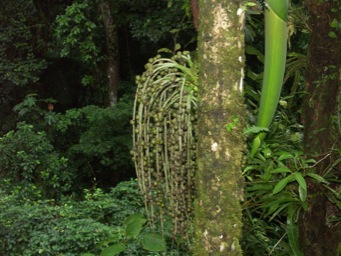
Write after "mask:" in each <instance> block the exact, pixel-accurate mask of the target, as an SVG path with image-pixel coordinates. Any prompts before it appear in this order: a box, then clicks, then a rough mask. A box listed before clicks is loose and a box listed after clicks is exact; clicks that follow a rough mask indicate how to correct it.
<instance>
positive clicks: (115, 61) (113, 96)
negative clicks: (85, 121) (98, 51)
mask: <svg viewBox="0 0 341 256" xmlns="http://www.w3.org/2000/svg"><path fill="white" fill-rule="evenodd" d="M99 7H100V11H101V14H102V17H103V24H104V28H105V35H106V41H107V53H108V63H107V76H108V83H109V105H113V104H116V101H117V87H118V82H119V45H118V28H117V24H116V22H115V19H114V17H113V15H112V9H111V6H110V3H109V2H108V1H103V2H102V3H100V6H99Z"/></svg>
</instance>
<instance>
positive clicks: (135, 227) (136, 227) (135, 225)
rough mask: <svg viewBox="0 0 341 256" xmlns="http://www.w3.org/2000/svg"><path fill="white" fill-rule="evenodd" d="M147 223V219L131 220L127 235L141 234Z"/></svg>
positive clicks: (132, 236)
mask: <svg viewBox="0 0 341 256" xmlns="http://www.w3.org/2000/svg"><path fill="white" fill-rule="evenodd" d="M145 223H146V220H145V219H139V220H136V221H133V222H130V223H129V224H128V225H127V228H126V236H127V237H128V238H136V237H137V236H138V235H139V234H140V232H141V230H142V229H143V225H144V224H145Z"/></svg>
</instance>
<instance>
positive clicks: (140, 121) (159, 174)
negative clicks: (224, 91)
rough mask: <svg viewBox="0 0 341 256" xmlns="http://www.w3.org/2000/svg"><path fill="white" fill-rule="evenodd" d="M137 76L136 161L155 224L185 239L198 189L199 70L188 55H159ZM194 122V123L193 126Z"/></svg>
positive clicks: (150, 215)
mask: <svg viewBox="0 0 341 256" xmlns="http://www.w3.org/2000/svg"><path fill="white" fill-rule="evenodd" d="M145 67H146V71H145V72H144V73H143V75H142V76H139V77H137V85H138V89H137V92H136V98H135V103H134V114H133V116H134V117H133V120H132V121H133V122H132V123H133V126H134V129H133V130H134V132H133V137H134V140H133V156H134V162H135V168H136V172H137V177H138V180H139V187H140V190H141V192H142V194H143V196H144V200H145V206H146V212H147V216H148V218H149V220H150V222H151V223H156V222H159V223H160V226H161V228H162V229H163V228H164V223H165V221H168V220H170V219H171V220H172V233H173V235H174V236H176V237H179V236H180V237H182V238H186V235H187V233H188V232H187V228H188V227H187V223H188V222H189V219H190V218H191V212H192V200H193V199H192V195H193V191H192V190H193V189H194V178H193V176H194V170H195V164H196V163H195V161H193V160H195V156H196V151H195V149H193V147H192V145H193V144H194V143H195V128H194V126H195V119H196V116H195V112H196V111H195V107H196V98H195V96H194V94H195V91H196V85H197V71H196V69H195V67H194V65H193V62H192V61H191V58H190V55H189V53H177V55H175V56H174V57H172V58H171V59H167V58H161V57H160V56H157V57H155V58H153V59H151V60H150V61H149V63H147V64H146V66H145ZM193 120H194V121H193Z"/></svg>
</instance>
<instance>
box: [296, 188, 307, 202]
mask: <svg viewBox="0 0 341 256" xmlns="http://www.w3.org/2000/svg"><path fill="white" fill-rule="evenodd" d="M298 194H299V196H300V200H301V201H302V202H305V200H306V199H307V189H304V188H303V187H302V186H301V185H299V186H298Z"/></svg>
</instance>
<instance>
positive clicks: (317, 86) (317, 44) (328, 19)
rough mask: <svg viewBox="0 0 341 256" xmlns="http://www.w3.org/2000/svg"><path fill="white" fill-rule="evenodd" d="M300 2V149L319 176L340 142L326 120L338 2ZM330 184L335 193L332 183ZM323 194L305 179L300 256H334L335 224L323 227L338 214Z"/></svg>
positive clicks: (336, 84) (339, 62) (331, 107)
mask: <svg viewBox="0 0 341 256" xmlns="http://www.w3.org/2000/svg"><path fill="white" fill-rule="evenodd" d="M305 2H306V7H307V10H308V14H309V26H310V29H311V40H310V44H309V51H308V67H307V73H306V91H307V96H306V98H305V102H304V104H303V110H302V118H303V122H304V147H305V153H306V155H307V156H309V157H315V159H316V160H317V161H319V164H318V165H317V172H318V174H319V175H321V176H323V175H324V174H325V171H326V170H327V169H328V167H329V166H330V164H331V163H332V161H333V157H334V156H333V151H332V148H333V147H334V148H335V147H337V146H338V147H340V143H337V141H339V142H340V137H339V138H337V137H336V136H335V135H336V134H337V133H335V132H333V118H332V117H333V116H334V115H335V108H336V106H337V97H338V95H339V90H340V85H341V83H340V75H341V74H340V72H341V33H340V29H339V28H338V27H337V26H339V25H340V23H339V22H340V21H341V2H340V1H339V0H322V1H321V0H306V1H305ZM333 24H334V25H333ZM335 26H336V27H335ZM334 127H335V126H334ZM333 134H334V135H333ZM338 136H340V135H338ZM339 150H340V148H339ZM334 152H335V151H334ZM339 152H340V151H339ZM338 157H340V156H338ZM338 168H340V166H339V167H338ZM338 168H334V169H332V170H331V172H334V174H336V175H337V176H338V175H340V171H339V170H338ZM331 186H334V189H337V188H336V187H335V186H337V185H336V184H331ZM324 190H325V189H324V187H323V186H322V184H317V183H314V182H312V181H310V180H308V193H309V194H310V197H309V198H308V204H309V208H308V210H307V211H305V212H302V214H301V216H300V218H299V223H298V224H299V232H300V234H299V237H300V243H301V247H302V251H303V252H304V255H324V256H329V255H330V256H335V255H337V247H338V243H340V242H341V236H340V232H341V230H340V227H339V225H335V223H334V224H333V223H329V222H328V221H327V219H328V217H331V216H333V215H335V214H336V213H337V211H338V210H337V208H336V207H335V206H334V205H333V204H331V203H330V202H329V201H328V199H327V197H326V196H325V195H324V193H323V191H324Z"/></svg>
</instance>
